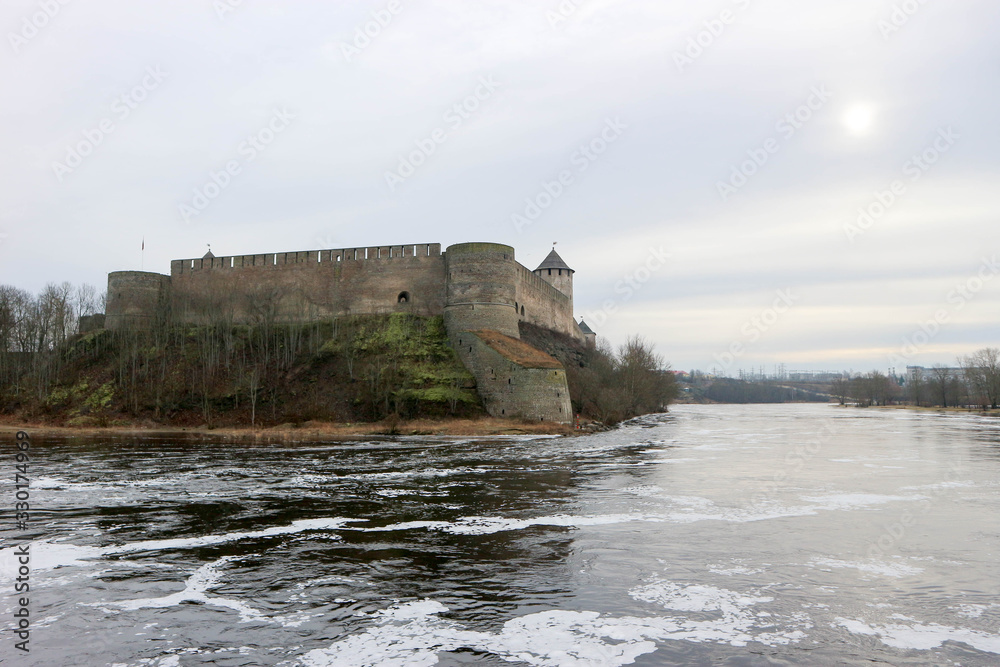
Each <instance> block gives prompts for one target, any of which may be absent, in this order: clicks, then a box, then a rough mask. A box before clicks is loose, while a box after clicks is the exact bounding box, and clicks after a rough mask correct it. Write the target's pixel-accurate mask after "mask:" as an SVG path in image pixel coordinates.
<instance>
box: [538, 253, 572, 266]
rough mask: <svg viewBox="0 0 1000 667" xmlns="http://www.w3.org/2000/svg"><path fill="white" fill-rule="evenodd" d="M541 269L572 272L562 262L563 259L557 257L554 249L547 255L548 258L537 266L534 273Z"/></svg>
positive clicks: (557, 254)
mask: <svg viewBox="0 0 1000 667" xmlns="http://www.w3.org/2000/svg"><path fill="white" fill-rule="evenodd" d="M542 269H566V270H567V271H572V270H573V269H571V268H569V265H567V264H566V262H564V261H563V258H562V257H560V256H559V253H557V252H556V249H555V248H553V249H552V252H550V253H549V255H548V257H546V258H545V259H543V260H542V263H541V264H539V265H538V268H537V269H535V271H541V270H542Z"/></svg>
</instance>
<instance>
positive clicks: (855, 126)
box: [842, 103, 875, 135]
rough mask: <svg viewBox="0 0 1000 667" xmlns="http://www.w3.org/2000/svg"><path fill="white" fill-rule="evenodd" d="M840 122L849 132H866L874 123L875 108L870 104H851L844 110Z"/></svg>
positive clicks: (859, 133)
mask: <svg viewBox="0 0 1000 667" xmlns="http://www.w3.org/2000/svg"><path fill="white" fill-rule="evenodd" d="M842 122H843V123H844V127H845V128H847V130H848V132H850V133H851V134H858V135H861V134H868V132H869V131H870V130H871V129H872V125H874V123H875V109H874V107H872V105H870V104H865V103H858V104H853V105H851V106H849V107H848V108H847V111H845V112H844V115H843V118H842Z"/></svg>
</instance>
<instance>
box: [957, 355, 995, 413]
mask: <svg viewBox="0 0 1000 667" xmlns="http://www.w3.org/2000/svg"><path fill="white" fill-rule="evenodd" d="M961 363H962V368H963V370H964V372H965V377H966V382H967V384H968V385H969V393H970V395H971V396H973V397H975V400H976V401H978V403H979V404H980V405H982V406H983V407H984V408H985V407H987V406H988V407H990V408H992V409H994V410H996V409H997V403H998V402H1000V349H997V348H995V347H986V348H983V349H981V350H977V351H976V352H973V353H972V354H971V355H969V356H968V357H964V358H963V359H962V360H961Z"/></svg>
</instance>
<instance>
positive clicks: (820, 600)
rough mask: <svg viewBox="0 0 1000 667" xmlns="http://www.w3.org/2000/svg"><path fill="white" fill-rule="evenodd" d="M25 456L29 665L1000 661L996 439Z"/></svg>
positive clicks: (178, 444) (723, 411)
mask: <svg viewBox="0 0 1000 667" xmlns="http://www.w3.org/2000/svg"><path fill="white" fill-rule="evenodd" d="M34 452H35V456H36V461H35V462H34V464H33V467H32V472H33V481H32V500H33V505H34V506H36V507H37V508H38V510H39V511H38V512H36V514H35V515H34V516H33V522H34V526H35V527H36V528H37V529H38V539H37V540H36V541H35V542H34V543H33V544H32V547H31V551H32V575H31V576H32V599H31V605H32V612H33V626H32V627H33V634H32V640H31V646H32V652H31V654H30V656H29V657H27V658H23V657H22V656H18V659H19V664H29V665H104V664H116V665H151V666H157V665H162V666H166V665H202V664H212V665H278V664H281V665H350V666H351V667H357V666H359V665H431V664H441V665H460V664H468V665H510V664H524V665H570V664H572V665H601V666H604V665H628V664H635V665H663V664H734V665H762V664H818V665H821V664H835V663H839V664H858V665H860V664H871V663H872V662H875V663H879V662H881V663H886V664H894V665H899V664H961V665H992V664H997V663H1000V595H998V590H997V589H998V582H1000V565H998V559H997V554H998V551H1000V530H998V529H1000V512H998V510H1000V420H997V419H994V418H986V417H979V416H974V415H946V416H942V415H936V414H916V413H910V412H902V411H875V410H869V411H859V410H844V409H839V408H834V407H830V406H816V405H793V406H787V405H786V406H678V407H677V408H676V409H675V411H674V412H673V413H672V414H671V415H669V416H666V415H664V416H658V417H651V418H646V419H642V420H637V421H636V422H633V423H631V424H629V425H627V426H626V427H624V428H622V429H619V430H616V431H613V432H609V433H602V434H596V435H591V436H586V437H581V438H568V439H563V438H534V439H532V438H527V437H525V438H511V437H505V438H483V439H472V438H440V437H403V438H393V439H388V438H382V439H367V440H355V441H337V442H324V443H316V442H305V443H296V444H267V445H233V444H221V443H218V442H210V441H198V440H185V441H179V440H178V439H176V438H175V439H162V438H148V439H141V440H137V439H134V438H115V439H112V440H107V439H106V440H104V441H88V440H83V439H70V440H66V439H62V440H51V441H47V442H42V441H39V440H37V439H36V443H35V447H34ZM4 484H6V485H7V486H6V487H5V489H4V495H5V497H8V498H10V497H11V493H10V491H11V489H10V488H9V487H10V486H11V483H10V481H9V480H8V479H7V478H6V477H5V478H4ZM3 528H4V530H3V531H0V536H2V537H4V538H5V539H9V538H10V537H11V536H12V535H13V533H12V532H11V531H10V530H7V529H8V526H6V525H5V526H4V527H3ZM0 567H2V572H0V578H3V580H4V583H3V584H2V591H3V593H2V595H3V598H2V600H0V608H2V609H3V613H4V614H5V615H6V617H7V618H10V614H11V613H12V612H13V609H14V605H15V603H16V600H15V599H14V595H13V590H12V581H11V580H12V576H13V572H14V563H13V559H12V550H11V549H10V548H7V549H5V550H4V551H3V552H2V553H0ZM3 641H4V645H3V647H2V648H0V656H3V657H8V656H12V655H13V642H12V641H11V640H10V638H9V637H8V638H4V639H3Z"/></svg>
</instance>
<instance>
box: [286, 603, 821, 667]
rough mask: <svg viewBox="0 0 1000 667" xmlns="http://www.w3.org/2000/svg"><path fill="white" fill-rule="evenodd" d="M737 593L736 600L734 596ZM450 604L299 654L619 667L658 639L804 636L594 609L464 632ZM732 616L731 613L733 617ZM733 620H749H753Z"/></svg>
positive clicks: (379, 617) (419, 609)
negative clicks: (465, 654) (468, 653)
mask: <svg viewBox="0 0 1000 667" xmlns="http://www.w3.org/2000/svg"><path fill="white" fill-rule="evenodd" d="M714 591H715V592H709V591H707V587H706V590H705V591H701V592H700V593H699V592H694V591H692V592H691V595H690V596H689V597H691V599H692V600H694V599H697V598H698V597H699V596H702V597H704V600H702V602H701V603H700V604H701V606H703V607H712V606H713V605H714V606H716V607H720V608H721V607H727V608H728V607H729V605H736V606H737V607H738V606H739V605H740V604H744V603H748V601H749V603H753V604H755V603H756V602H758V601H763V600H765V598H750V597H745V596H740V595H739V594H731V595H730V593H731V592H725V591H720V590H719V589H714ZM733 596H735V597H733ZM447 611H448V608H447V607H445V606H444V605H442V604H441V603H440V602H437V601H435V600H422V601H420V602H409V603H404V604H399V605H394V606H393V607H391V608H390V609H387V610H384V611H382V612H378V613H376V614H375V615H373V617H372V618H373V620H374V623H375V625H374V626H373V627H370V628H368V629H367V630H365V631H364V632H362V633H360V634H356V635H353V636H351V637H348V638H347V639H344V640H341V641H338V642H335V643H334V644H332V645H331V646H330V647H329V648H326V649H316V650H313V651H309V652H308V653H306V654H305V655H303V656H302V658H301V661H302V664H303V665H307V666H308V667H429V666H431V665H436V664H438V660H439V655H438V654H439V653H440V652H443V651H455V650H458V649H462V648H466V649H473V650H477V651H481V652H483V653H488V654H491V655H494V656H497V657H499V658H501V659H503V660H506V661H508V662H523V663H526V664H528V665H536V666H538V667H563V666H567V665H573V666H575V667H618V666H620V665H628V664H632V663H633V662H634V661H635V659H636V658H637V657H639V656H640V655H644V654H647V653H652V652H653V651H655V650H656V647H657V644H656V642H657V641H664V640H687V641H695V642H705V641H711V642H720V643H727V644H732V645H734V646H744V645H746V644H747V643H748V642H750V641H760V642H762V643H766V644H768V645H775V644H788V643H791V642H795V641H799V640H800V639H802V638H804V637H805V634H804V633H802V632H801V631H793V632H786V633H762V634H758V635H751V634H749V633H748V632H747V631H746V629H745V628H743V627H734V626H733V624H732V623H731V620H732V619H730V618H724V619H722V620H720V621H688V620H685V619H674V618H669V617H666V618H659V617H649V618H638V617H620V618H615V617H610V616H604V615H602V614H600V613H598V612H594V611H560V610H552V611H544V612H538V613H535V614H529V615H527V616H522V617H520V618H516V619H513V620H510V621H507V622H506V623H504V625H503V628H502V630H500V631H499V632H496V633H492V632H478V631H473V630H468V629H465V628H464V627H463V626H461V625H460V624H458V623H455V622H454V621H448V620H444V619H441V618H439V617H438V614H441V613H444V612H447ZM730 616H732V614H730ZM744 616H746V618H745V619H744V618H740V619H738V620H739V621H740V623H739V625H741V626H742V625H747V624H749V625H752V624H753V622H754V621H753V619H752V617H750V616H749V615H748V614H745V613H744Z"/></svg>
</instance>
